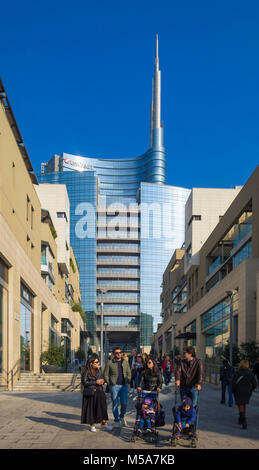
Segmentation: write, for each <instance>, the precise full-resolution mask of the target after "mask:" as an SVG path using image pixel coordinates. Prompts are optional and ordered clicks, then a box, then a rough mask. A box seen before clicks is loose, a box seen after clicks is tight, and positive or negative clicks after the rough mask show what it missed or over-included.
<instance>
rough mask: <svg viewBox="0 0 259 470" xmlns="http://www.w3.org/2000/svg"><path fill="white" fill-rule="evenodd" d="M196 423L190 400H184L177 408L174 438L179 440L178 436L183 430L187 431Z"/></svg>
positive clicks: (194, 411)
mask: <svg viewBox="0 0 259 470" xmlns="http://www.w3.org/2000/svg"><path fill="white" fill-rule="evenodd" d="M195 421H196V410H195V408H194V407H193V406H192V400H191V398H188V397H186V398H184V399H183V401H182V404H181V406H179V408H178V410H177V413H176V419H175V427H176V430H175V437H176V439H179V438H180V434H181V432H182V430H183V429H188V428H190V426H191V425H192V424H194V423H195Z"/></svg>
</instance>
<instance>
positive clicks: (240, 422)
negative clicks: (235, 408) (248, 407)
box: [238, 412, 242, 424]
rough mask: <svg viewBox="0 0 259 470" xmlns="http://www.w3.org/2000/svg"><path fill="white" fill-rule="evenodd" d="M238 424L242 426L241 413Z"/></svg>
mask: <svg viewBox="0 0 259 470" xmlns="http://www.w3.org/2000/svg"><path fill="white" fill-rule="evenodd" d="M238 424H242V418H241V413H240V412H239V418H238Z"/></svg>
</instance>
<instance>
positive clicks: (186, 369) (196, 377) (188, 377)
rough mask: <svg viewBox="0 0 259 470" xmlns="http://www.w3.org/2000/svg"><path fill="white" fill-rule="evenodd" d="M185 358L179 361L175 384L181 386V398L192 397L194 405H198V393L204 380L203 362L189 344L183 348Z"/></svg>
mask: <svg viewBox="0 0 259 470" xmlns="http://www.w3.org/2000/svg"><path fill="white" fill-rule="evenodd" d="M183 353H184V359H182V360H181V361H179V364H178V366H177V368H176V372H175V385H176V387H177V388H178V387H180V395H181V400H183V399H184V398H186V397H189V398H191V399H192V404H193V406H196V405H197V402H198V394H199V391H200V390H201V385H202V381H203V364H202V362H201V360H200V359H197V358H196V354H195V349H194V348H193V347H192V346H187V347H186V348H184V350H183Z"/></svg>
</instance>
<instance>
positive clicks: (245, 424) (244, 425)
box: [242, 413, 247, 429]
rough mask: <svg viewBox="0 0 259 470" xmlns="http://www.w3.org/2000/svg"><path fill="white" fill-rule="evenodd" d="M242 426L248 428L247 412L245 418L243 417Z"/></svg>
mask: <svg viewBox="0 0 259 470" xmlns="http://www.w3.org/2000/svg"><path fill="white" fill-rule="evenodd" d="M242 427H243V429H247V421H246V415H245V413H244V419H243V423H242Z"/></svg>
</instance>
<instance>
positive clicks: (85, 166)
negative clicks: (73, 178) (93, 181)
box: [63, 157, 93, 170]
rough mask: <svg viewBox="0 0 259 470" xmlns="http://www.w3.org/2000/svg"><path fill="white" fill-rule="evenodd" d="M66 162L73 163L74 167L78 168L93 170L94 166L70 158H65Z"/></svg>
mask: <svg viewBox="0 0 259 470" xmlns="http://www.w3.org/2000/svg"><path fill="white" fill-rule="evenodd" d="M63 161H64V163H66V164H67V165H71V166H72V167H74V168H78V170H93V167H92V166H91V165H89V164H87V163H83V162H75V161H73V160H69V158H65V157H64V158H63Z"/></svg>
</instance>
